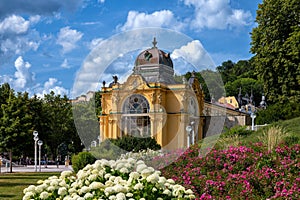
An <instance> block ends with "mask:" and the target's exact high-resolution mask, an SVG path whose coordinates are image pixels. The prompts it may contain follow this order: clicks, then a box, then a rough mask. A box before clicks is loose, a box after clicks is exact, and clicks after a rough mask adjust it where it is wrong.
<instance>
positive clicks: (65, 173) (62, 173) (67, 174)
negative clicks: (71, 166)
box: [60, 171, 73, 179]
mask: <svg viewBox="0 0 300 200" xmlns="http://www.w3.org/2000/svg"><path fill="white" fill-rule="evenodd" d="M72 174H73V172H72V171H63V172H61V174H60V178H61V179H64V178H66V177H69V176H71V175H72Z"/></svg>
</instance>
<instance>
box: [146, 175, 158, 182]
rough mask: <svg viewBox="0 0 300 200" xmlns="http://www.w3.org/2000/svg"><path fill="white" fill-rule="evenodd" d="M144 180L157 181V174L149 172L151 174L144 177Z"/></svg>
mask: <svg viewBox="0 0 300 200" xmlns="http://www.w3.org/2000/svg"><path fill="white" fill-rule="evenodd" d="M146 180H147V181H148V182H151V183H156V182H158V180H159V176H158V175H157V174H155V173H154V174H151V175H149V176H148V177H147V178H146Z"/></svg>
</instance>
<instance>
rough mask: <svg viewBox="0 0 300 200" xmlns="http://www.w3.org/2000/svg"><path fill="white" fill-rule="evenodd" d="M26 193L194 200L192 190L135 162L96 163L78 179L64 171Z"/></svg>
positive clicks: (67, 197) (38, 196) (29, 195)
mask: <svg viewBox="0 0 300 200" xmlns="http://www.w3.org/2000/svg"><path fill="white" fill-rule="evenodd" d="M38 184H39V185H37V186H34V185H31V186H29V187H28V188H26V189H24V197H23V200H27V199H28V200H29V199H36V200H37V199H38V200H39V199H47V200H52V199H55V200H61V199H63V200H73V199H74V200H75V199H76V200H84V199H88V200H93V199H109V200H113V199H118V200H122V199H132V200H133V199H144V200H145V199H155V200H156V199H160V200H164V199H174V198H175V199H194V197H195V196H194V195H193V192H192V190H191V189H187V190H186V189H185V188H184V187H183V186H181V185H178V184H175V182H174V180H172V179H166V178H164V177H162V176H160V171H156V170H154V169H153V168H152V167H148V166H147V165H145V163H144V162H143V161H141V160H139V161H137V160H135V159H132V158H128V159H120V160H117V161H114V160H110V161H107V160H104V159H102V160H97V161H96V162H95V163H94V164H92V165H87V166H86V167H85V168H83V169H82V170H80V171H79V172H78V173H77V174H76V176H74V175H73V172H71V171H64V172H62V173H61V175H60V177H57V176H52V177H49V178H48V179H46V180H41V181H39V182H38Z"/></svg>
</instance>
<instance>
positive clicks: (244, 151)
mask: <svg viewBox="0 0 300 200" xmlns="http://www.w3.org/2000/svg"><path fill="white" fill-rule="evenodd" d="M198 152H199V148H198V147H197V146H193V147H191V148H190V149H188V150H187V151H186V152H184V153H183V154H182V156H181V157H180V158H179V159H178V160H177V161H176V162H174V163H173V164H171V165H170V166H168V167H166V168H164V169H162V170H161V171H162V174H163V175H164V176H165V177H168V178H172V179H173V180H174V181H176V182H178V183H180V184H181V185H183V186H184V187H185V188H190V189H192V190H193V191H194V194H195V196H196V197H197V198H198V199H300V178H299V177H300V162H299V160H300V154H299V153H300V145H299V144H296V145H294V146H292V147H288V146H285V145H278V146H277V147H276V148H274V149H273V151H268V147H267V146H264V145H262V144H261V143H257V144H252V145H250V146H249V147H246V146H239V147H229V148H228V149H226V150H220V149H212V150H211V151H210V152H209V153H208V154H207V155H206V157H200V156H198Z"/></svg>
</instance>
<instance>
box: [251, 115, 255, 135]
mask: <svg viewBox="0 0 300 200" xmlns="http://www.w3.org/2000/svg"><path fill="white" fill-rule="evenodd" d="M250 117H251V118H252V127H251V130H252V131H254V119H255V117H256V115H255V113H251V115H250Z"/></svg>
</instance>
